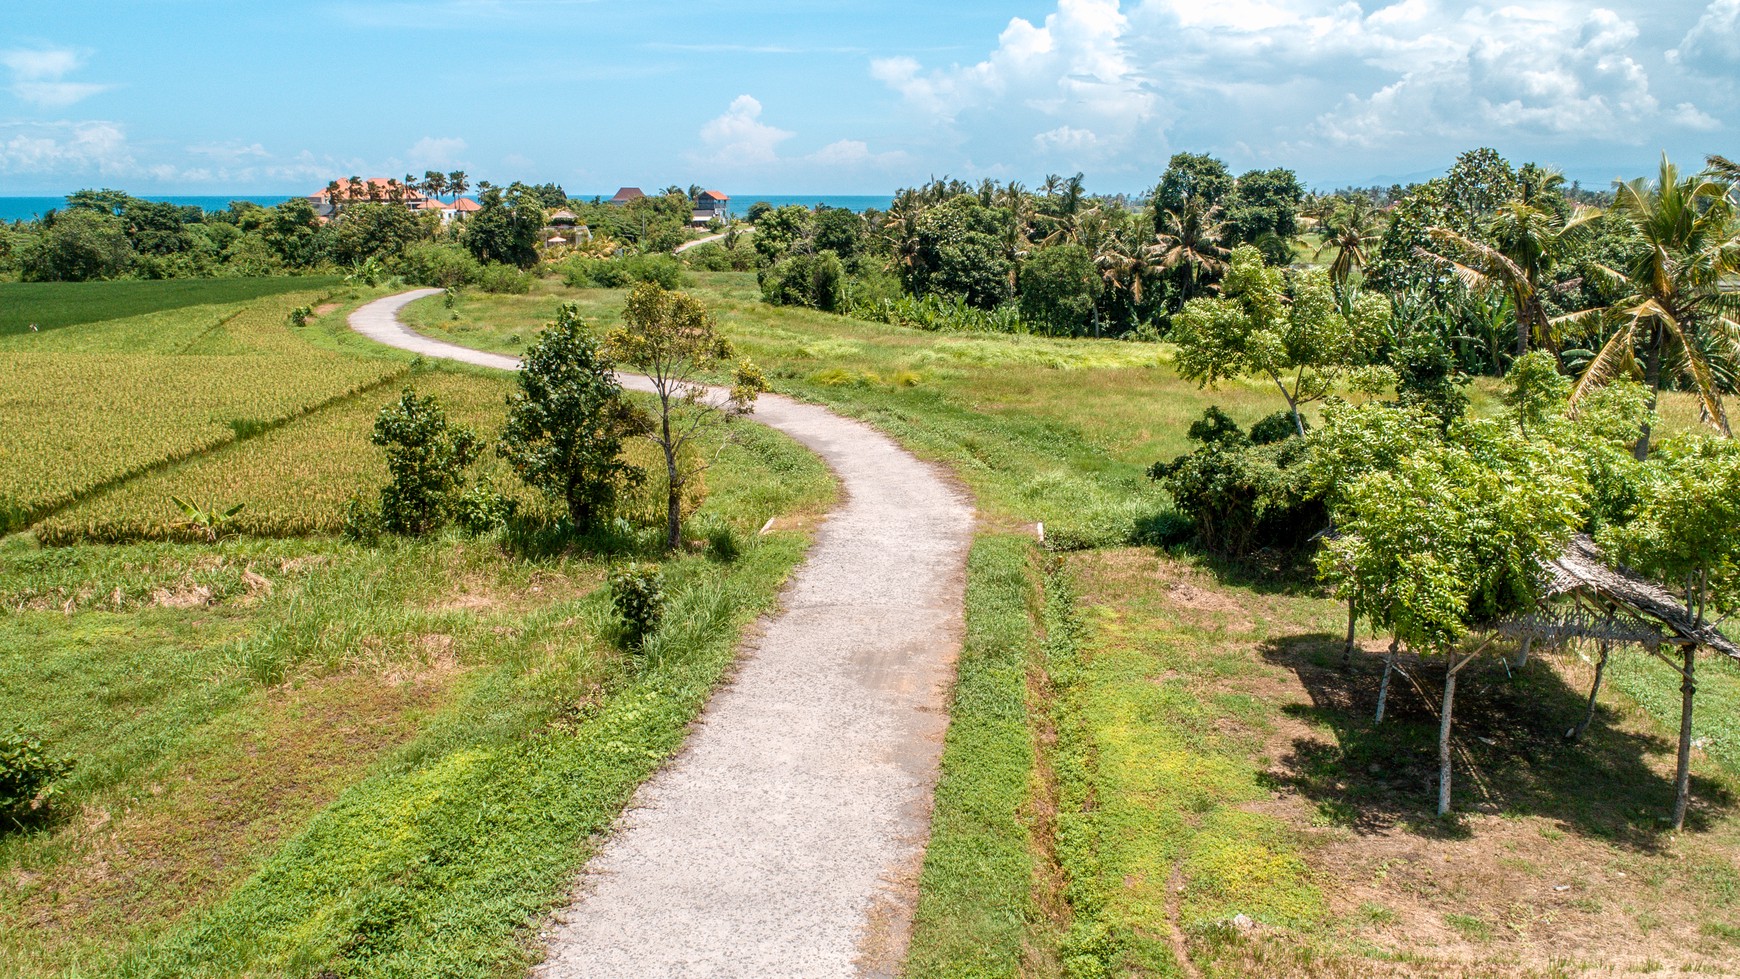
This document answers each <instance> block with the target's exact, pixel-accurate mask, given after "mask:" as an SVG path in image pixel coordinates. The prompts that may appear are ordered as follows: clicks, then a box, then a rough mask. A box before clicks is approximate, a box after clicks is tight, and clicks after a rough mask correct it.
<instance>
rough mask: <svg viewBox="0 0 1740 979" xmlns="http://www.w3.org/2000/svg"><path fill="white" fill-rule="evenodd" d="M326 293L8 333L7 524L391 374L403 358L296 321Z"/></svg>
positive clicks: (0, 458)
mask: <svg viewBox="0 0 1740 979" xmlns="http://www.w3.org/2000/svg"><path fill="white" fill-rule="evenodd" d="M322 295H323V294H319V293H291V294H286V295H282V296H276V297H271V298H268V299H264V300H260V301H258V302H256V303H254V304H252V305H250V306H247V307H244V308H235V307H226V306H220V305H202V306H194V307H187V308H183V309H180V310H176V311H173V312H153V313H146V314H142V315H140V316H136V317H125V318H120V319H115V320H107V321H93V322H92V323H87V324H75V325H69V326H66V327H63V328H61V329H59V330H55V331H53V332H49V333H36V334H26V335H23V336H18V335H14V336H11V337H3V338H0V352H4V354H5V356H4V358H3V359H0V430H4V431H5V432H6V438H5V439H4V440H0V532H4V531H8V530H13V529H16V528H18V527H21V526H24V525H27V524H29V523H32V522H34V521H36V520H39V519H41V518H42V517H44V516H46V515H48V514H50V513H53V512H55V511H56V510H59V509H61V508H64V507H66V506H68V505H70V504H72V503H74V502H75V501H77V500H79V499H81V498H82V497H85V496H88V495H91V494H93V493H95V492H97V491H99V490H101V489H102V488H104V487H107V486H111V485H114V484H116V483H118V482H119V481H122V480H125V479H127V478H129V477H132V476H136V475H140V474H143V473H145V472H148V471H151V470H153V469H154V468H157V467H161V466H164V465H167V464H170V463H173V462H176V461H178V460H182V459H187V458H189V457H192V456H195V455H198V454H200V453H203V452H209V451H211V450H213V449H215V448H217V447H219V446H223V445H227V444H229V443H231V442H235V441H238V440H241V439H247V438H251V437H254V436H257V435H259V434H261V433H264V432H267V431H270V430H272V429H273V428H275V427H277V426H280V425H282V424H284V423H285V422H287V421H289V420H291V419H294V418H296V417H298V416H300V415H303V414H306V413H308V412H310V411H313V410H315V409H317V408H320V407H321V406H323V405H327V404H330V403H333V402H335V401H338V400H341V399H344V398H347V397H350V396H353V395H356V394H357V393H359V392H362V391H365V390H368V389H370V388H373V387H377V386H379V385H382V384H384V383H386V382H388V381H390V380H392V379H393V378H395V377H397V376H399V375H400V374H402V373H403V372H404V371H405V370H406V365H405V363H404V362H403V361H400V360H396V359H388V358H380V359H375V358H358V357H350V356H343V355H339V354H336V353H330V352H326V351H322V350H318V349H315V348H314V347H312V346H311V345H310V344H309V343H308V342H307V341H306V340H304V339H303V338H302V337H301V336H298V335H297V333H296V332H295V331H294V330H293V329H292V328H291V327H290V326H289V325H288V323H287V320H286V317H287V314H288V313H289V311H290V310H291V309H294V308H296V307H298V306H302V305H307V304H309V303H311V302H316V301H318V300H320V299H321V298H322Z"/></svg>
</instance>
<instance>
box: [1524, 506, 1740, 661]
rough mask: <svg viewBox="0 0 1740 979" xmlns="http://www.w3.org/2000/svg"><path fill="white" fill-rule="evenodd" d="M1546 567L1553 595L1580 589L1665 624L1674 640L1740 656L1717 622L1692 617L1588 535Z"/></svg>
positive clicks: (1549, 594) (1549, 591)
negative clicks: (1610, 557)
mask: <svg viewBox="0 0 1740 979" xmlns="http://www.w3.org/2000/svg"><path fill="white" fill-rule="evenodd" d="M1544 570H1545V571H1546V574H1547V587H1546V588H1545V590H1544V591H1545V594H1546V596H1547V597H1549V598H1558V597H1561V596H1565V595H1570V594H1573V593H1582V594H1585V595H1588V596H1590V597H1593V598H1595V599H1597V600H1598V601H1603V602H1608V603H1611V604H1613V605H1617V606H1619V607H1620V608H1623V609H1624V610H1626V611H1627V612H1629V613H1631V614H1632V615H1633V616H1635V617H1637V618H1640V619H1643V620H1646V621H1650V622H1654V623H1657V624H1658V625H1660V626H1663V627H1665V628H1666V629H1667V630H1668V632H1670V633H1672V639H1673V640H1676V641H1678V642H1681V643H1688V644H1689V643H1696V644H1698V645H1702V646H1708V647H1710V648H1711V649H1714V650H1715V651H1717V652H1719V653H1722V654H1724V655H1727V656H1731V657H1733V658H1734V659H1737V660H1740V646H1737V645H1735V644H1734V642H1733V641H1732V640H1730V639H1729V638H1728V637H1727V636H1725V635H1723V634H1722V633H1721V631H1720V630H1718V629H1717V628H1716V627H1715V626H1713V625H1698V624H1697V623H1696V622H1694V621H1693V619H1692V617H1691V615H1689V614H1688V613H1687V612H1686V607H1685V605H1683V604H1681V603H1680V601H1679V600H1678V599H1676V598H1675V597H1674V596H1673V595H1671V594H1669V593H1668V591H1667V590H1666V589H1664V588H1662V587H1661V586H1660V585H1658V584H1656V583H1655V582H1653V581H1650V580H1649V579H1648V578H1645V577H1643V576H1642V575H1640V574H1638V573H1637V572H1635V571H1632V570H1631V569H1629V568H1626V567H1623V566H1612V565H1609V564H1608V563H1607V561H1606V559H1605V557H1604V556H1603V555H1602V553H1601V549H1600V548H1599V547H1597V546H1596V545H1595V541H1594V540H1593V539H1592V538H1590V537H1589V535H1588V534H1578V535H1576V536H1575V537H1572V538H1571V542H1570V543H1569V544H1566V545H1565V550H1564V553H1562V554H1560V555H1559V556H1558V558H1557V559H1555V560H1552V561H1548V562H1546V564H1545V566H1544ZM1664 638H1666V637H1664Z"/></svg>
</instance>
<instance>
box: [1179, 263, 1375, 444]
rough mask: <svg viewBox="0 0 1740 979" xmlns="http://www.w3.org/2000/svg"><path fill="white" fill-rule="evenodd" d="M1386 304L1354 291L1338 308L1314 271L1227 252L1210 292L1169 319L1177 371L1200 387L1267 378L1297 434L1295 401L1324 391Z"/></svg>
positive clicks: (1370, 333) (1324, 278)
mask: <svg viewBox="0 0 1740 979" xmlns="http://www.w3.org/2000/svg"><path fill="white" fill-rule="evenodd" d="M1389 316H1390V304H1389V301H1388V300H1386V299H1384V298H1383V297H1382V296H1379V295H1377V294H1375V293H1362V294H1361V295H1359V296H1358V297H1357V298H1355V300H1354V301H1353V302H1352V303H1351V304H1350V306H1349V309H1348V310H1347V311H1346V312H1345V313H1344V312H1343V311H1342V310H1341V308H1339V304H1337V302H1336V301H1335V294H1334V291H1333V290H1332V289H1331V287H1330V284H1329V276H1328V275H1327V274H1326V273H1324V272H1322V271H1321V270H1315V269H1313V270H1310V271H1306V272H1297V273H1288V272H1285V271H1283V270H1281V269H1277V268H1271V267H1269V266H1267V265H1264V264H1263V257H1262V255H1261V254H1260V253H1259V252H1258V251H1257V250H1256V249H1255V248H1253V247H1251V246H1250V245H1241V246H1239V247H1238V248H1237V249H1234V251H1233V253H1232V261H1231V263H1230V265H1229V267H1228V270H1227V273H1226V278H1225V279H1224V280H1222V282H1221V294H1220V296H1218V297H1211V298H1201V299H1192V300H1191V301H1190V302H1188V303H1185V304H1184V309H1183V311H1181V312H1180V313H1178V314H1177V315H1176V316H1174V317H1173V318H1172V334H1171V339H1172V340H1173V341H1174V342H1175V343H1177V344H1178V359H1177V368H1178V373H1179V376H1181V377H1183V378H1185V379H1186V380H1191V381H1196V382H1198V383H1199V384H1201V385H1203V386H1204V387H1207V386H1210V385H1213V384H1215V383H1217V382H1219V381H1221V380H1223V379H1226V378H1234V377H1261V378H1267V379H1268V380H1269V381H1270V382H1271V383H1272V384H1274V385H1275V388H1276V389H1277V390H1278V391H1280V392H1281V396H1282V397H1284V398H1286V399H1287V408H1288V410H1289V411H1291V412H1292V414H1293V421H1294V424H1295V426H1296V427H1297V428H1298V430H1299V434H1301V435H1303V434H1305V420H1304V418H1303V416H1301V415H1300V413H1299V406H1300V405H1302V404H1305V403H1307V402H1311V401H1316V400H1319V399H1321V398H1323V397H1324V396H1326V395H1327V394H1329V392H1330V390H1331V388H1332V387H1333V385H1334V384H1335V383H1336V382H1337V381H1338V380H1340V379H1342V378H1343V377H1346V376H1347V375H1348V374H1349V373H1350V371H1351V370H1352V369H1353V367H1354V365H1355V363H1356V362H1357V361H1358V359H1359V355H1360V352H1361V350H1362V349H1363V347H1364V346H1365V345H1366V343H1367V341H1368V340H1369V339H1370V338H1373V337H1375V336H1377V335H1379V333H1380V332H1381V330H1382V328H1383V327H1384V326H1386V325H1387V324H1388V321H1389Z"/></svg>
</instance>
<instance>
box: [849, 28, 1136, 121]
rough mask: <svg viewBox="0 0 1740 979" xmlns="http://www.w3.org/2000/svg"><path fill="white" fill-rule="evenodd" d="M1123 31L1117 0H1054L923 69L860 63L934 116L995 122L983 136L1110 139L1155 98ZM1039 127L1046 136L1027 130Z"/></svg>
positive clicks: (894, 61) (908, 61)
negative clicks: (964, 61) (987, 49)
mask: <svg viewBox="0 0 1740 979" xmlns="http://www.w3.org/2000/svg"><path fill="white" fill-rule="evenodd" d="M1128 31H1129V20H1128V19H1127V18H1126V17H1125V16H1124V14H1123V13H1122V11H1121V10H1120V8H1119V4H1118V0H1059V3H1058V6H1057V11H1056V12H1055V13H1053V14H1050V15H1048V16H1046V18H1045V20H1044V22H1043V23H1042V24H1040V25H1038V26H1035V25H1034V24H1033V23H1032V22H1031V21H1028V20H1025V19H1023V18H1020V17H1016V18H1014V19H1013V20H1011V21H1009V25H1008V26H1007V27H1005V28H1004V29H1003V33H1002V34H1001V35H999V36H998V38H997V47H996V49H995V50H994V51H992V52H991V53H990V55H989V56H988V57H986V58H985V60H983V61H980V62H977V63H975V64H970V65H953V66H950V67H947V68H937V69H933V70H929V71H927V70H925V69H924V67H923V66H922V65H920V64H919V63H918V62H917V61H916V60H914V59H912V58H906V57H898V58H884V59H879V60H876V61H874V62H872V63H871V67H870V71H871V74H872V76H874V77H875V78H876V79H877V80H879V81H881V82H882V83H883V84H885V85H887V86H889V87H890V88H892V89H893V90H895V91H896V92H898V93H899V94H900V95H901V96H902V98H903V99H904V100H905V101H906V102H907V103H908V104H909V105H911V106H912V107H914V108H916V109H918V110H920V111H922V112H924V113H926V114H927V115H929V116H931V117H933V118H935V119H936V120H938V121H939V122H944V123H949V124H954V125H956V126H957V127H958V128H959V129H961V130H969V129H970V130H974V131H977V132H985V131H987V130H993V131H996V132H998V133H999V134H1000V137H1001V138H1000V139H996V140H993V142H998V143H1002V144H1004V145H1011V144H1013V143H1020V142H1025V143H1027V144H1028V145H1029V146H1030V147H1031V146H1032V145H1034V144H1037V145H1039V146H1040V147H1042V148H1047V149H1052V148H1060V147H1062V148H1076V149H1079V148H1081V145H1082V142H1081V140H1080V138H1079V136H1077V135H1076V134H1078V133H1082V132H1086V133H1090V134H1092V135H1093V136H1094V137H1095V138H1094V140H1093V142H1094V143H1095V144H1096V145H1099V146H1101V147H1104V148H1107V149H1115V148H1116V147H1117V146H1118V145H1120V144H1121V143H1122V142H1124V141H1125V140H1127V139H1128V138H1129V137H1131V136H1132V135H1134V134H1135V133H1136V132H1137V131H1139V130H1140V129H1141V128H1142V127H1143V125H1144V124H1145V123H1146V122H1148V121H1149V119H1150V118H1151V117H1152V116H1153V114H1154V111H1155V108H1156V106H1157V104H1158V102H1159V99H1158V97H1157V96H1156V95H1155V93H1154V92H1153V90H1152V86H1151V85H1150V84H1149V82H1148V79H1147V78H1146V77H1145V75H1144V74H1143V72H1142V71H1141V70H1140V69H1139V68H1138V66H1137V63H1136V61H1135V60H1134V59H1133V58H1132V56H1131V52H1130V50H1129V49H1128V47H1127V45H1126V43H1125V41H1126V35H1127V33H1128ZM1042 133H1051V134H1053V136H1052V137H1051V138H1049V139H1047V138H1039V139H1036V138H1035V137H1038V136H1040V134H1042ZM1060 139H1061V140H1062V142H1059V140H1060Z"/></svg>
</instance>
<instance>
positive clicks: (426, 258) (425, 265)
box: [405, 241, 483, 289]
mask: <svg viewBox="0 0 1740 979" xmlns="http://www.w3.org/2000/svg"><path fill="white" fill-rule="evenodd" d="M482 274H483V266H482V265H479V264H478V261H477V259H476V258H474V257H472V254H471V252H469V251H466V250H465V249H464V248H461V247H460V246H458V245H454V244H444V243H437V242H433V241H425V242H419V243H418V244H415V245H412V246H411V247H410V248H408V249H406V250H405V278H406V280H408V281H410V282H414V283H416V284H417V285H420V286H434V287H435V288H437V289H452V288H455V287H457V286H468V285H471V284H472V283H474V282H476V281H477V280H478V277H479V276H481V275H482Z"/></svg>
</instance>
